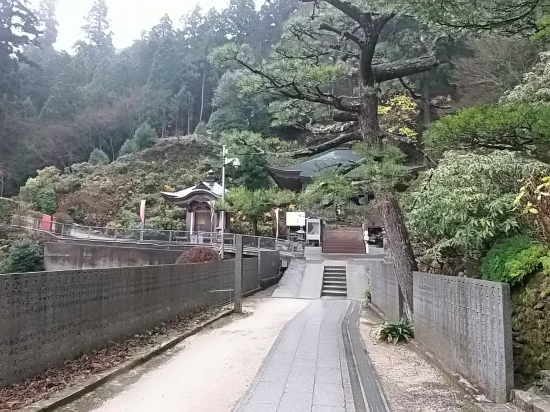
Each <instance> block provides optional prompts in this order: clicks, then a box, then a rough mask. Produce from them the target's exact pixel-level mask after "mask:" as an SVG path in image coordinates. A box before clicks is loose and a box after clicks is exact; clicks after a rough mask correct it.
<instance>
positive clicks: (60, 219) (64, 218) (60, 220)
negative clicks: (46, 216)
mask: <svg viewBox="0 0 550 412" xmlns="http://www.w3.org/2000/svg"><path fill="white" fill-rule="evenodd" d="M53 219H54V229H55V232H56V233H62V230H63V225H72V224H73V223H74V221H73V218H72V217H71V216H70V215H69V214H67V213H62V212H61V213H60V212H58V213H55V214H54V215H53Z"/></svg>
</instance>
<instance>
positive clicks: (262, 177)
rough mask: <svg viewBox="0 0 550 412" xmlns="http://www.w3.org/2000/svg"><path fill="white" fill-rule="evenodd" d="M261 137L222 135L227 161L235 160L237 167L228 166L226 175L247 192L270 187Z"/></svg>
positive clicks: (238, 132) (234, 132)
mask: <svg viewBox="0 0 550 412" xmlns="http://www.w3.org/2000/svg"><path fill="white" fill-rule="evenodd" d="M262 140H263V139H262V136H261V135H258V134H255V133H251V132H246V131H232V132H228V133H224V134H223V135H222V138H221V142H222V143H223V144H225V145H226V146H227V150H228V155H227V157H228V158H229V159H233V158H237V159H238V160H239V164H238V165H233V164H232V163H231V164H230V165H229V166H228V168H227V172H228V175H229V176H230V177H231V178H233V179H234V180H235V184H236V185H238V186H243V187H244V188H246V189H248V190H258V189H264V188H267V187H269V186H271V180H270V177H269V171H268V169H267V164H268V162H267V155H266V154H265V152H264V150H263V149H262V146H264V147H265V142H263V141H262Z"/></svg>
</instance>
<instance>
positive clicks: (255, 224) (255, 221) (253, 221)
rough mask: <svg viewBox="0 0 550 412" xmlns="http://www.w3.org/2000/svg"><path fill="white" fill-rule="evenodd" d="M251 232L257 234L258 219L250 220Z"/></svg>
mask: <svg viewBox="0 0 550 412" xmlns="http://www.w3.org/2000/svg"><path fill="white" fill-rule="evenodd" d="M252 234H253V235H254V236H258V220H256V219H254V220H252Z"/></svg>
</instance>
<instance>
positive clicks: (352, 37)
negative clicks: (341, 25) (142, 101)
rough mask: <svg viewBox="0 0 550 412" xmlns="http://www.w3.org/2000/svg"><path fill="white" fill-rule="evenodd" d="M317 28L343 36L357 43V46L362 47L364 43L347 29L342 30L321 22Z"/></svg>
mask: <svg viewBox="0 0 550 412" xmlns="http://www.w3.org/2000/svg"><path fill="white" fill-rule="evenodd" d="M319 30H324V31H330V32H332V33H336V34H337V35H339V36H343V37H345V38H346V39H348V40H351V41H352V42H354V43H355V44H357V45H358V46H359V47H363V46H364V44H365V41H364V40H361V39H360V38H359V37H357V36H356V35H355V34H352V33H350V32H349V31H343V30H340V29H337V28H336V27H332V26H330V25H328V24H327V23H321V24H320V25H319Z"/></svg>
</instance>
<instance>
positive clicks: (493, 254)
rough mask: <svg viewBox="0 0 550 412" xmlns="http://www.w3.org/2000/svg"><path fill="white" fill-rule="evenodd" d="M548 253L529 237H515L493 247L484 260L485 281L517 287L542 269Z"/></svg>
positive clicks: (482, 269) (482, 265) (545, 248)
mask: <svg viewBox="0 0 550 412" xmlns="http://www.w3.org/2000/svg"><path fill="white" fill-rule="evenodd" d="M548 252H549V249H548V248H547V247H545V246H543V245H541V244H540V243H537V242H534V241H533V240H532V239H531V238H529V237H528V236H513V237H510V238H508V239H505V240H503V241H501V242H498V243H496V244H495V245H493V247H492V248H491V249H490V250H489V252H488V253H487V255H486V256H485V257H484V258H483V261H482V264H481V273H482V274H483V277H484V279H487V280H492V281H495V282H505V283H510V284H512V285H515V284H518V283H520V282H522V280H523V279H524V278H525V276H527V275H529V274H531V273H533V272H534V271H535V270H537V269H538V268H539V267H541V265H542V262H541V258H544V259H545V261H546V259H547V256H546V255H547V253H548Z"/></svg>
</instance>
